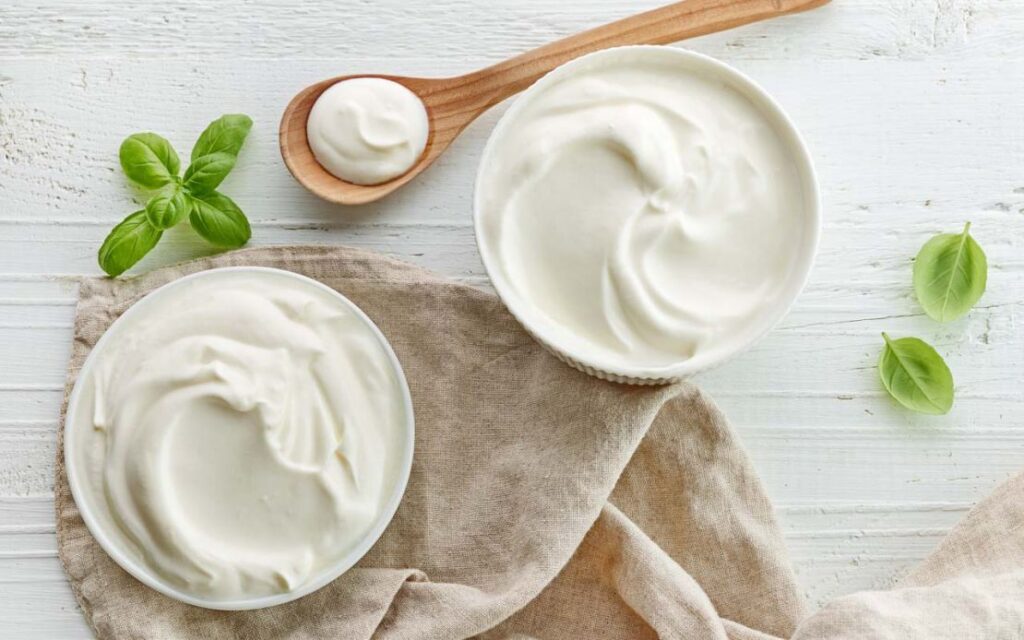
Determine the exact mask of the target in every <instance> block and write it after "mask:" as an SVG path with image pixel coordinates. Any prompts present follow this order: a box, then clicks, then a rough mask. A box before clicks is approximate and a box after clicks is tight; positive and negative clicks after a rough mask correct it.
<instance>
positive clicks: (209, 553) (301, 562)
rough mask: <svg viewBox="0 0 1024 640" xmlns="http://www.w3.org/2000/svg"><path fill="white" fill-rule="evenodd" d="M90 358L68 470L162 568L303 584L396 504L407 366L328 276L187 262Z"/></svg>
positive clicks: (103, 514)
mask: <svg viewBox="0 0 1024 640" xmlns="http://www.w3.org/2000/svg"><path fill="white" fill-rule="evenodd" d="M90 363H91V364H90V365H89V366H87V367H86V368H85V369H84V370H83V376H82V377H81V378H80V379H79V380H78V382H77V385H76V391H75V393H76V396H75V397H74V398H73V401H72V405H73V406H72V410H71V411H69V414H68V415H69V419H71V420H73V422H71V423H69V424H68V427H67V429H68V435H67V439H66V445H67V447H68V460H69V478H70V479H71V483H72V487H73V488H74V489H75V497H76V500H77V501H78V503H79V506H80V508H81V510H82V511H83V514H85V515H86V516H87V522H88V523H89V525H90V528H92V529H93V531H94V533H95V534H96V535H97V538H98V539H100V540H101V542H104V541H106V543H107V546H108V551H112V555H115V558H117V557H118V556H117V555H116V554H124V555H125V556H127V557H128V558H129V559H130V564H131V563H138V564H141V565H143V566H144V567H145V569H146V571H148V572H149V573H151V574H152V575H153V576H155V577H156V582H157V583H158V584H157V585H156V586H169V587H170V588H171V589H172V590H174V591H176V592H178V593H183V594H185V595H187V596H192V597H195V598H198V599H200V600H201V602H200V603H201V604H208V603H211V602H212V603H217V602H223V601H231V600H234V601H238V600H242V601H245V600H247V599H252V598H256V597H261V596H270V595H274V594H282V593H289V592H293V591H296V590H300V589H302V588H303V587H305V586H306V585H308V584H310V582H312V581H315V580H320V582H323V581H324V578H326V579H330V578H333V577H334V576H330V575H329V576H326V577H325V576H323V573H324V571H325V570H327V569H328V568H329V567H332V566H334V565H336V564H337V563H338V561H339V559H342V558H344V557H345V556H346V554H349V553H350V552H352V551H353V549H354V548H355V547H356V546H357V545H359V544H363V547H364V550H365V547H368V546H369V544H370V543H372V542H373V540H369V541H365V538H367V536H368V535H369V534H370V532H371V529H372V528H373V527H374V526H377V527H378V529H379V530H382V529H383V524H380V521H381V520H382V518H383V519H384V522H385V523H386V520H387V519H389V518H390V516H391V513H393V509H394V507H395V506H397V500H398V497H399V496H400V493H401V491H402V490H403V489H404V483H405V479H406V477H407V473H408V468H407V466H406V465H407V464H408V462H409V459H410V456H411V431H410V430H411V414H410V413H409V405H408V402H407V398H408V396H407V390H406V388H405V382H404V378H402V375H401V371H400V370H399V369H398V368H397V363H396V361H395V360H394V357H393V354H391V351H390V348H389V347H388V346H387V345H386V343H385V342H383V337H381V336H380V335H379V333H378V332H377V331H376V329H375V328H374V327H373V325H372V324H370V322H369V321H368V320H367V319H366V318H365V316H363V315H362V314H361V313H360V312H358V310H357V309H355V308H354V307H353V306H351V305H350V304H348V303H347V301H344V300H343V299H342V298H340V297H339V296H337V295H336V294H334V293H333V292H332V291H330V290H327V289H326V288H324V287H321V286H319V285H318V284H317V283H314V282H312V281H309V280H306V279H303V278H299V277H297V276H294V275H293V274H288V273H282V272H277V271H272V270H250V269H246V270H217V271H210V272H205V273H203V274H200V275H198V276H195V277H192V278H186V279H184V280H182V281H179V282H176V283H174V284H173V285H170V286H169V287H168V288H166V289H164V290H161V291H159V292H157V293H156V294H154V295H153V296H152V297H151V298H147V299H146V300H144V301H142V302H141V303H140V304H138V305H137V306H136V307H134V308H132V309H131V310H130V311H129V312H128V313H127V314H126V315H125V316H123V317H122V318H121V319H120V320H119V321H118V322H117V323H116V324H115V325H114V326H113V327H112V328H111V329H110V331H108V333H107V334H106V335H105V336H104V338H103V340H101V342H100V344H98V345H97V347H96V349H95V350H94V351H93V353H92V354H91V355H90ZM389 509H390V510H391V511H390V512H389ZM378 534H379V531H378ZM353 562H354V560H353ZM127 568H129V569H130V568H131V567H130V565H129V566H128V567H127ZM345 568H347V567H345Z"/></svg>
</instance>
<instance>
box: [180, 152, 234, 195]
mask: <svg viewBox="0 0 1024 640" xmlns="http://www.w3.org/2000/svg"><path fill="white" fill-rule="evenodd" d="M234 168H235V156H233V155H231V154H228V153H211V154H209V155H205V156H199V157H198V158H196V159H195V160H194V161H193V162H192V164H190V165H189V166H188V169H187V170H186V171H185V188H187V189H188V190H189V191H191V192H192V193H193V194H203V193H209V192H211V191H213V190H214V189H216V188H217V186H218V185H219V184H220V183H221V182H223V181H224V178H226V177H228V174H229V173H231V170H232V169H234Z"/></svg>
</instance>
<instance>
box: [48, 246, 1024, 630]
mask: <svg viewBox="0 0 1024 640" xmlns="http://www.w3.org/2000/svg"><path fill="white" fill-rule="evenodd" d="M227 265H263V266H271V267H280V268H282V269H288V270H291V271H295V272H298V273H303V274H305V275H308V276H310V277H313V278H315V279H317V280H320V281H321V282H324V283H326V284H328V285H330V286H331V287H334V288H335V289H337V290H338V291H341V292H342V293H344V294H345V295H346V296H348V297H349V298H350V299H352V300H353V301H354V302H355V303H356V304H358V305H359V306H360V307H362V308H363V310H365V311H366V313H367V314H368V315H369V316H370V317H371V318H372V319H373V320H374V322H376V323H377V324H378V325H379V326H380V328H381V330H382V331H383V332H384V334H385V335H386V336H387V337H388V339H389V340H390V341H391V344H392V345H393V346H394V349H395V351H396V352H397V354H398V357H399V358H400V360H401V361H402V364H403V366H404V368H405V372H406V375H407V377H408V380H409V384H410V386H411V389H412V397H413V402H414V405H415V411H416V453H415V461H414V463H413V470H412V477H411V479H410V481H409V488H408V491H407V492H406V494H405V498H404V499H403V501H402V505H401V508H400V509H399V510H398V513H397V515H396V516H395V518H394V520H393V522H392V523H391V525H390V527H389V528H388V529H387V531H386V532H385V533H384V536H383V537H382V538H381V539H380V541H379V542H378V543H377V544H376V546H374V547H373V549H372V550H371V551H370V553H369V554H368V555H367V556H366V557H365V558H364V559H363V560H362V561H361V562H360V563H359V564H358V565H357V567H356V568H354V569H352V570H351V571H349V572H348V573H346V574H345V575H343V576H342V577H340V578H338V579H337V580H335V581H334V582H333V583H331V584H330V585H328V586H327V587H325V588H324V589H321V590H320V591H317V592H316V593H314V594H312V595H309V596H307V597H305V598H302V599H300V600H298V601H296V602H292V603H290V604H287V605H283V606H279V607H274V608H271V609H265V610H261V611H244V612H218V611H208V610H205V609H200V608H196V607H191V606H187V605H183V604H180V603H178V602H175V601H174V600H171V599H169V598H166V597H164V596H162V595H160V594H158V593H156V592H155V591H152V590H150V589H148V588H147V587H145V586H143V585H142V584H141V583H139V582H137V581H136V580H134V579H133V578H132V577H130V576H129V575H128V574H127V573H125V572H124V571H122V570H121V569H120V568H119V567H118V566H117V565H116V564H115V563H114V562H113V561H112V560H110V559H109V558H108V557H107V555H106V554H105V553H104V552H103V550H102V549H100V547H99V546H98V545H97V544H96V542H95V541H94V540H93V538H92V537H91V536H90V534H89V532H88V530H87V529H86V527H85V525H84V524H83V522H82V519H81V518H80V516H79V513H78V510H77V508H76V507H75V504H74V501H73V500H72V498H71V494H70V491H69V489H68V485H67V479H66V477H65V474H64V469H63V463H62V460H63V458H62V454H63V451H62V449H61V447H58V457H57V478H56V494H57V536H58V543H59V549H60V557H61V560H62V561H63V563H64V567H65V569H66V570H67V573H68V576H69V577H70V581H71V586H72V588H73V589H74V592H75V596H76V597H77V599H78V602H79V604H80V605H81V607H82V610H83V611H84V612H85V616H86V619H87V620H88V622H89V624H90V625H91V626H92V628H93V629H94V631H95V633H96V635H97V636H99V637H100V638H104V639H106V638H116V639H124V638H189V639H191V638H204V639H205V638H287V639H295V640H298V639H321V638H331V639H343V640H348V639H361V638H429V639H442V640H448V639H460V638H468V637H476V636H479V637H482V638H487V639H499V638H500V639H517V640H525V639H529V638H536V639H543V640H564V639H568V640H575V639H591V638H592V639H604V638H609V639H613V640H618V639H623V640H625V639H630V640H635V639H645V638H667V639H669V638H680V639H693V640H703V639H705V638H707V639H716V640H725V639H730V640H771V639H772V638H800V639H805V640H809V639H854V638H857V639H860V638H879V639H900V640H906V639H908V638H914V639H916V638H921V639H925V638H927V639H929V640H936V639H951V640H952V639H955V640H969V639H973V638H978V639H985V640H997V639H1007V640H1009V639H1011V638H1012V639H1015V638H1024V515H1022V508H1024V478H1021V477H1018V478H1016V479H1014V480H1011V481H1010V482H1008V483H1007V484H1005V485H1004V486H1003V487H1001V488H1000V489H999V490H997V491H996V492H995V493H994V494H993V495H992V496H991V497H989V498H987V499H986V500H985V501H984V502H982V503H981V504H980V505H978V507H977V508H976V509H974V510H973V511H972V512H971V513H970V515H968V516H967V517H966V519H965V520H964V521H963V522H962V523H961V524H960V525H959V526H958V527H957V528H956V529H955V530H954V531H953V532H952V533H951V534H950V535H949V537H948V539H947V540H946V541H945V542H944V543H943V544H942V545H941V546H940V547H939V548H938V549H937V550H936V551H935V553H934V554H933V555H932V556H931V557H930V558H929V559H928V560H926V561H925V562H924V564H923V565H922V566H921V567H919V568H918V569H917V570H916V571H914V572H913V573H912V574H911V575H910V576H909V577H907V578H905V579H903V580H901V581H900V582H899V586H898V587H897V588H894V589H892V590H888V591H876V592H865V593H858V594H855V595H852V596H848V597H844V598H840V599H838V600H836V601H834V602H832V603H830V604H829V605H827V606H826V607H824V609H822V610H820V611H818V612H817V613H815V614H814V615H811V616H810V617H807V615H806V612H805V609H804V606H803V604H802V602H801V599H800V596H799V594H798V590H797V586H796V584H795V582H794V579H793V574H792V572H791V571H790V568H789V564H788V561H787V557H786V551H785V548H784V546H783V542H782V538H781V535H780V532H779V529H778V527H777V525H776V523H775V520H774V516H773V514H772V507H771V504H769V502H768V500H767V498H766V497H765V494H764V491H763V489H762V487H761V485H760V482H759V481H758V479H757V476H756V475H755V473H754V471H753V469H752V468H751V465H750V463H749V461H748V460H747V457H746V455H745V454H744V452H743V450H742V448H741V447H740V445H739V443H738V442H737V441H736V438H735V436H734V434H733V433H732V430H731V429H730V428H729V425H728V423H727V422H726V420H725V418H724V417H723V416H722V414H721V413H720V412H719V411H718V409H716V408H715V406H714V404H713V403H712V402H711V401H710V400H709V399H708V398H707V397H705V396H704V395H703V394H702V393H701V392H700V391H699V390H698V389H696V388H695V387H693V386H691V385H679V386H671V387H660V388H659V387H653V388H652V387H631V386H624V385H618V384H613V383H608V382H603V381H601V380H597V379H595V378H591V377H588V376H587V375H584V374H582V373H579V372H577V371H576V370H574V369H571V368H569V367H568V366H566V365H564V364H562V363H561V362H559V361H558V360H557V359H555V358H554V357H552V356H551V355H549V354H548V353H547V352H545V351H544V350H543V349H542V348H541V347H539V346H538V345H537V344H536V343H535V342H534V341H533V340H532V339H531V338H530V337H529V336H528V335H527V334H526V333H524V332H523V331H522V329H520V327H519V326H518V325H517V324H516V322H515V321H514V320H513V319H512V318H511V317H510V316H509V314H508V313H506V311H505V309H504V308H503V306H502V304H501V302H499V301H498V300H497V299H496V298H495V297H494V296H492V295H490V294H487V293H483V292H481V291H478V290H476V289H473V288H471V287H467V286H462V285H459V284H453V283H451V282H448V281H445V280H443V279H440V278H438V277H436V276H434V275H431V274H430V273H427V272H425V271H423V270H421V269H419V268H417V267H414V266H411V265H408V264H403V263H400V262H397V261H394V260H391V259H389V258H385V257H383V256H380V255H376V254H371V253H367V252H363V251H359V250H354V249H347V248H337V247H334V248H329V247H278V248H265V249H254V250H246V251H238V252H234V253H230V254H226V255H221V256H218V257H214V258H208V259H203V260H199V261H195V262H191V263H188V264H184V265H180V266H175V267H170V268H167V269H162V270H160V271H156V272H153V273H150V274H148V275H145V276H142V277H140V278H136V279H132V280H127V281H110V280H86V281H84V282H83V283H82V286H81V293H80V296H81V297H80V301H79V305H78V315H77V320H76V322H75V337H74V350H73V354H72V358H71V365H70V375H69V381H68V388H69V389H70V387H71V384H72V383H73V381H74V378H75V374H76V372H77V370H78V368H79V367H80V366H81V364H82V362H83V360H84V358H85V357H86V355H87V354H88V353H89V350H90V348H91V347H92V346H93V345H94V344H95V342H96V340H97V339H98V338H99V336H100V334H102V333H103V331H104V330H105V329H106V328H107V326H108V325H109V324H110V323H111V322H112V321H113V320H114V319H115V318H117V317H118V315H119V314H121V313H122V312H123V311H124V310H125V309H126V308H127V307H128V306H129V305H131V304H132V303H133V302H135V301H136V300H137V299H139V297H140V296H142V295H144V294H145V293H146V292H148V291H150V290H151V289H153V288H154V287H156V286H158V285H162V284H164V283H166V282H169V281H171V280H174V279H175V278H177V277H179V276H181V275H184V274H186V273H191V272H194V271H199V270H202V269H208V268H211V267H218V266H227Z"/></svg>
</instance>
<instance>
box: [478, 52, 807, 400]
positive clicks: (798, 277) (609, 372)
mask: <svg viewBox="0 0 1024 640" xmlns="http://www.w3.org/2000/svg"><path fill="white" fill-rule="evenodd" d="M622 50H629V51H641V52H643V51H646V52H650V55H655V56H660V57H672V58H675V59H676V60H677V61H678V64H679V65H680V68H681V70H683V71H684V72H688V71H698V72H700V73H702V74H705V75H707V76H710V77H714V78H717V79H719V80H721V81H722V82H723V83H725V84H727V85H728V86H729V87H731V88H733V89H734V90H736V91H738V92H739V93H740V94H742V95H743V96H745V97H746V98H747V99H748V100H750V101H751V102H752V103H753V104H754V105H755V106H756V107H757V108H758V109H759V110H760V111H761V112H762V114H764V115H765V117H766V118H768V119H769V120H770V121H772V123H773V124H774V125H775V128H776V131H777V133H778V134H779V135H780V136H781V138H782V140H783V142H784V143H786V144H787V145H788V146H789V149H790V152H791V154H792V157H793V159H794V161H795V162H796V164H797V170H798V172H799V174H800V179H801V182H802V183H803V187H804V189H803V191H804V205H805V210H806V214H805V216H804V220H805V223H806V227H805V229H804V231H805V233H804V234H803V239H802V242H801V244H799V245H798V246H795V247H794V252H795V253H796V254H797V257H796V261H795V265H794V268H793V269H792V270H791V272H790V277H789V280H788V281H787V282H786V283H785V285H784V287H783V291H782V294H781V295H780V296H778V301H777V303H776V304H775V306H774V307H772V308H771V309H770V310H769V311H768V312H767V313H765V314H764V315H763V317H762V318H761V320H760V322H759V323H758V327H757V331H755V332H753V333H752V335H751V337H750V338H749V339H748V340H746V341H737V343H736V344H735V346H734V347H733V348H731V349H729V350H721V351H719V352H718V353H716V355H715V356H714V357H705V358H701V357H699V356H698V357H694V358H691V359H689V360H684V361H681V362H678V363H676V364H673V365H670V366H667V367H638V366H620V367H616V368H611V367H609V366H608V365H607V363H598V362H596V361H594V360H593V359H592V358H589V357H588V355H587V354H586V353H583V352H580V351H574V350H573V349H572V348H569V347H566V346H565V345H562V344H559V342H558V340H557V339H554V338H553V337H552V332H551V331H550V330H548V329H547V327H546V326H545V325H544V324H543V323H540V322H535V321H531V320H530V318H531V316H532V315H536V314H528V313H525V310H526V309H528V308H529V305H530V303H529V302H528V301H526V300H524V299H523V297H522V296H520V295H516V294H514V293H513V289H512V286H511V285H510V284H509V283H507V282H506V281H505V280H504V278H503V276H502V271H501V269H499V268H498V267H497V264H496V262H495V260H496V258H495V255H494V253H493V252H492V251H491V248H490V247H489V246H487V241H486V239H485V234H484V233H483V231H482V226H483V211H482V209H483V207H482V204H481V198H482V195H481V194H482V183H483V178H484V175H485V174H486V172H487V168H488V164H489V163H490V162H491V161H492V160H491V159H492V157H493V156H494V154H495V153H496V147H497V145H498V141H499V140H501V139H502V138H503V137H504V136H506V135H510V134H511V133H512V132H513V131H512V130H513V128H514V127H515V126H516V120H517V118H518V116H519V113H520V112H521V111H522V110H523V109H524V108H525V107H526V105H528V104H529V103H530V101H531V99H532V97H533V96H534V95H536V94H538V93H540V92H541V91H543V90H544V89H545V88H547V87H548V86H550V85H552V84H554V83H556V82H558V81H560V80H561V79H563V78H565V77H567V76H569V75H570V74H572V73H573V71H574V69H575V68H576V67H577V66H579V65H586V64H589V63H591V62H592V61H593V60H594V59H597V58H600V57H601V56H606V55H616V53H617V52H620V51H622ZM645 55H646V54H645ZM473 209H474V212H473V222H474V226H475V229H476V241H477V247H478V248H479V250H480V257H481V259H482V260H483V263H484V268H485V269H486V270H487V274H488V276H489V277H490V279H491V283H492V284H493V285H494V289H495V291H497V293H498V296H499V297H500V298H501V299H502V302H504V303H505V306H506V308H508V310H509V312H510V313H511V314H512V315H513V316H515V318H516V319H517V320H518V321H519V323H520V324H521V325H523V327H524V328H525V329H526V331H527V332H528V333H530V334H531V335H532V336H533V337H534V339H536V340H537V341H538V342H539V343H540V344H541V345H543V346H544V347H545V348H547V349H548V350H549V351H550V352H551V353H553V354H554V355H555V356H556V357H558V358H559V359H560V360H562V361H564V362H566V363H567V364H569V365H571V366H573V367H575V368H577V369H579V370H581V371H584V372H586V373H588V374H590V375H593V376H596V377H598V378H603V379H605V380H611V381H614V382H622V383H628V384H666V383H670V382H677V381H679V380H681V379H683V378H686V377H688V376H691V375H693V374H694V373H697V372H698V371H703V370H706V369H709V368H711V367H715V366H718V365H720V364H722V363H723V362H725V361H727V360H729V359H730V358H732V357H734V356H735V355H736V354H737V353H740V352H742V351H744V350H746V349H748V348H750V346H751V345H753V344H754V343H755V342H757V340H759V339H760V338H761V337H763V336H764V334H765V333H767V332H768V331H769V330H770V329H771V328H772V327H774V326H775V325H776V324H777V323H778V322H779V320H781V319H782V318H783V317H784V316H785V315H786V313H787V312H788V311H789V309H790V308H791V307H792V305H793V302H794V301H795V300H796V297H797V296H798V295H799V293H800V291H801V290H802V289H803V287H804V285H805V284H806V282H807V278H808V276H809V275H810V271H811V266H812V264H813V262H814V256H815V254H816V253H817V249H818V238H819V236H820V234H821V197H820V194H819V192H818V180H817V176H816V175H815V172H814V166H813V165H812V163H811V156H810V152H809V151H808V149H807V145H806V144H805V143H804V141H803V138H801V137H800V133H799V132H798V131H797V129H796V126H795V125H794V124H793V122H792V121H791V120H790V119H789V117H788V116H787V115H786V114H785V112H784V111H783V110H782V107H780V106H779V105H778V104H777V103H776V102H775V101H774V100H773V99H772V98H771V96H769V95H768V93H767V92H765V90H764V89H762V88H761V87H760V86H758V85H757V84H756V83H755V82H754V81H753V80H751V79H750V78H748V77H747V76H745V75H744V74H742V73H741V72H739V71H737V70H736V69H734V68H732V67H730V66H729V65H727V64H725V63H724V62H720V61H718V60H715V59H714V58H711V57H709V56H706V55H703V54H699V53H695V52H693V51H688V50H685V49H677V48H673V47H659V46H632V47H619V48H614V49H605V50H603V51H598V52H596V53H591V54H589V55H586V56H583V57H581V58H577V59H576V60H573V61H571V62H568V63H566V64H564V65H562V66H561V67H558V68H557V69H555V70H554V71H552V72H551V73H549V74H547V75H546V76H544V77H543V78H541V79H540V80H538V81H537V82H536V83H535V84H534V85H533V86H532V87H530V88H529V89H527V90H526V91H525V92H524V93H523V94H522V95H521V96H520V97H519V98H518V99H517V100H516V102H515V103H514V104H513V105H512V106H511V107H509V109H508V111H506V112H505V114H504V115H503V116H502V117H501V120H499V121H498V124H497V125H496V126H495V128H494V131H493V132H491V136H490V138H489V139H488V141H487V145H486V146H485V147H484V152H483V156H482V158H481V160H480V168H479V169H478V171H477V177H476V192H475V196H474V200H473Z"/></svg>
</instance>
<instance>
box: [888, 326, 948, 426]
mask: <svg viewBox="0 0 1024 640" xmlns="http://www.w3.org/2000/svg"><path fill="white" fill-rule="evenodd" d="M882 338H884V339H885V348H884V349H883V350H882V356H881V358H879V360H878V373H879V375H880V376H881V378H882V384H883V385H885V390H886V391H888V392H889V395H891V396H892V397H893V398H895V399H896V401H897V402H899V403H900V404H902V405H903V406H904V407H906V408H908V409H911V410H913V411H917V412H919V413H930V414H933V415H939V414H944V413H949V410H950V409H951V408H952V407H953V374H952V373H950V372H949V367H948V366H946V361H945V360H943V359H942V356H940V355H939V354H938V353H937V352H936V351H935V349H933V348H932V347H931V345H929V344H928V343H926V342H924V341H923V340H920V339H918V338H900V339H899V340H892V339H890V338H889V336H888V335H887V334H885V333H882Z"/></svg>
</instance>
